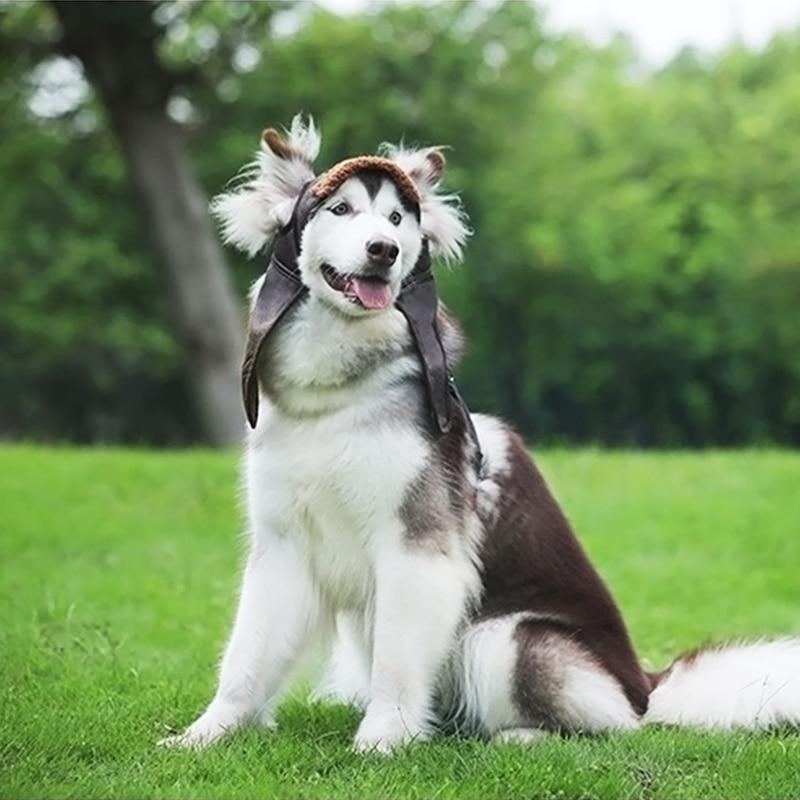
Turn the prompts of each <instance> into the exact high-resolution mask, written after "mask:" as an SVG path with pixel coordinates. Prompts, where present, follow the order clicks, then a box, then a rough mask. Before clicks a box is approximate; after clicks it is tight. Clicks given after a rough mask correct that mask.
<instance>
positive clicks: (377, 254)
mask: <svg viewBox="0 0 800 800" xmlns="http://www.w3.org/2000/svg"><path fill="white" fill-rule="evenodd" d="M399 252H400V248H399V247H398V246H397V245H396V244H395V243H394V242H393V241H392V240H391V239H384V238H383V237H380V236H379V237H376V238H375V239H370V240H369V241H368V242H367V258H368V259H369V263H370V264H371V265H372V266H374V267H383V268H384V269H388V268H389V267H391V266H392V264H394V262H395V259H396V258H397V254H398V253H399Z"/></svg>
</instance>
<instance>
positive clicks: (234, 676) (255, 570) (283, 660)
mask: <svg viewBox="0 0 800 800" xmlns="http://www.w3.org/2000/svg"><path fill="white" fill-rule="evenodd" d="M318 611H319V607H318V603H317V594H316V591H315V587H314V584H313V582H312V580H311V578H310V576H309V574H308V569H307V566H306V564H305V562H304V560H303V559H302V558H301V557H300V554H299V553H298V552H297V551H296V548H295V546H294V544H293V543H292V542H291V541H290V540H289V539H287V538H282V537H277V536H270V537H269V538H268V540H267V541H264V537H262V538H261V539H260V541H259V542H258V543H256V544H254V545H253V549H252V551H251V553H250V555H249V557H248V559H247V564H246V566H245V570H244V577H243V580H242V589H241V595H240V598H239V607H238V610H237V612H236V620H235V622H234V625H233V632H232V633H231V638H230V641H229V642H228V646H227V648H226V650H225V655H224V657H223V659H222V665H221V668H220V677H219V685H218V688H217V692H216V695H215V696H214V699H213V700H212V701H211V703H210V704H209V706H208V708H207V709H206V710H205V712H204V713H203V714H202V715H201V716H200V717H199V718H198V719H197V720H196V721H195V722H194V723H192V724H191V725H190V726H189V727H188V728H187V729H186V731H185V732H184V733H182V734H180V735H178V736H171V737H169V738H168V739H165V740H162V742H161V743H162V744H166V745H169V746H183V747H203V746H206V745H209V744H211V743H212V742H215V741H216V740H217V739H220V738H221V737H222V736H224V735H225V734H227V733H229V732H231V731H233V730H235V729H236V728H239V727H241V726H242V725H244V724H246V723H248V722H261V723H262V724H269V723H270V719H269V717H268V713H269V708H268V705H267V704H268V702H269V701H270V700H271V699H272V698H273V697H274V696H275V695H276V693H277V692H278V690H279V689H280V688H281V685H282V683H283V681H284V679H285V678H286V675H287V673H288V672H289V670H290V669H291V667H292V666H293V664H294V663H295V661H296V658H297V655H298V651H299V650H300V648H301V646H302V644H303V642H304V641H305V640H306V638H307V636H308V635H309V633H310V632H311V630H312V629H313V628H314V627H316V623H317V622H318V621H319V614H318Z"/></svg>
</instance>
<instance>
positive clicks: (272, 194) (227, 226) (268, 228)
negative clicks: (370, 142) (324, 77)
mask: <svg viewBox="0 0 800 800" xmlns="http://www.w3.org/2000/svg"><path fill="white" fill-rule="evenodd" d="M319 146H320V135H319V132H318V131H317V129H316V128H315V127H314V122H313V120H312V119H310V118H309V119H308V120H307V121H304V120H303V118H302V117H301V116H300V115H299V114H298V115H297V116H296V117H295V118H294V119H293V120H292V125H291V128H290V129H289V131H288V132H287V134H286V136H285V137H284V136H282V135H281V134H280V133H278V131H276V130H275V129H274V128H267V130H265V131H264V134H263V136H262V138H261V148H260V149H259V151H258V153H257V154H256V157H255V159H254V160H253V161H252V162H251V163H250V164H248V165H247V166H245V168H244V169H243V170H242V171H241V173H240V175H239V178H238V179H234V184H238V185H235V186H234V188H233V189H232V190H231V191H228V192H225V193H223V194H221V195H218V196H217V197H215V198H214V200H213V201H212V203H211V212H212V213H213V214H214V216H215V217H216V218H217V219H218V220H219V222H220V224H221V226H222V235H223V238H224V240H225V242H226V244H232V245H234V246H235V247H237V248H239V249H240V250H243V251H244V252H245V253H247V254H248V255H249V256H251V257H252V256H254V255H256V253H258V252H259V250H261V249H262V248H263V247H264V246H265V245H266V244H267V243H268V242H269V241H270V240H271V239H272V237H273V236H274V235H275V234H276V233H277V232H278V231H279V230H280V229H281V228H282V227H283V226H284V225H285V224H286V223H287V222H288V221H289V219H290V217H291V215H292V209H293V208H294V204H295V201H296V200H297V198H298V197H299V195H300V192H301V191H302V189H303V187H304V186H305V185H306V183H308V182H309V181H310V180H312V179H313V177H314V170H313V167H312V165H313V163H314V159H316V157H317V155H318V154H319Z"/></svg>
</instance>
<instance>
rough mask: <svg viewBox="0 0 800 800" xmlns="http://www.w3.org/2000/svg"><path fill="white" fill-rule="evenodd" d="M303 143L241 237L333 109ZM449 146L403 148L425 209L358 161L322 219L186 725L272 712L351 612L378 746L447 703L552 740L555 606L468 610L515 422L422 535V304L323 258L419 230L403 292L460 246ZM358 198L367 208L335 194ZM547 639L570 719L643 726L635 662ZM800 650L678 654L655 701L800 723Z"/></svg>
mask: <svg viewBox="0 0 800 800" xmlns="http://www.w3.org/2000/svg"><path fill="white" fill-rule="evenodd" d="M288 145H289V148H290V150H291V153H292V154H293V155H292V156H291V157H290V158H288V159H287V158H281V157H279V156H277V155H276V154H275V153H273V152H272V150H271V149H270V148H269V147H268V146H267V145H263V146H262V150H261V152H260V153H259V155H258V157H257V159H256V162H255V164H254V166H252V167H251V168H250V169H249V170H248V171H247V172H246V173H245V177H244V179H243V181H244V182H243V184H242V185H241V186H239V187H238V188H237V189H235V190H234V191H232V192H230V193H228V194H225V195H223V196H221V197H220V198H219V199H218V200H217V201H215V203H214V211H215V213H216V214H217V216H218V217H219V218H220V219H221V222H222V227H223V232H224V236H225V239H226V241H228V242H230V243H232V244H234V245H236V246H237V247H239V248H241V249H242V250H244V251H245V252H247V253H249V254H250V255H253V254H255V253H256V252H258V251H259V250H261V249H262V248H263V247H264V246H265V245H266V244H267V243H268V242H269V240H270V239H271V238H272V237H273V236H274V235H275V233H276V231H277V230H278V229H279V228H280V227H281V226H282V225H284V224H285V223H286V222H287V220H288V219H289V217H290V215H291V212H292V207H293V204H294V202H295V200H296V198H297V196H298V195H299V193H300V191H301V189H302V188H303V186H304V185H305V184H306V182H307V181H308V180H310V179H311V178H312V177H313V171H312V166H311V165H312V163H313V160H314V158H315V157H316V155H317V153H318V151H319V145H320V139H319V134H318V132H317V131H316V129H315V128H314V126H313V124H311V123H308V124H305V123H303V122H302V121H301V120H300V119H299V118H297V119H295V121H294V122H293V124H292V127H291V130H290V131H289V135H288ZM432 152H435V151H433V150H431V149H428V150H417V151H414V150H405V149H398V148H387V149H386V153H387V154H388V156H389V157H391V158H393V159H395V160H396V161H397V163H398V164H399V165H400V166H401V167H402V168H403V169H404V170H405V171H406V172H407V173H408V174H409V175H410V176H411V177H412V178H413V179H414V180H415V182H416V184H417V187H418V189H419V192H420V195H421V198H422V203H421V219H420V221H419V223H418V222H417V221H416V219H415V218H414V217H413V216H412V215H409V214H405V215H404V216H403V219H402V221H401V223H400V224H399V225H393V224H392V223H391V222H390V221H389V215H390V214H391V213H392V211H394V210H397V209H398V208H400V207H401V201H400V197H399V195H398V192H397V189H396V187H395V186H394V184H393V183H392V182H391V181H390V180H386V181H384V182H383V184H382V185H381V187H380V190H379V191H378V192H377V194H375V196H370V193H369V192H368V191H367V189H366V188H365V185H364V184H363V183H362V182H360V181H359V180H358V179H357V178H351V179H349V180H348V181H346V182H345V183H344V184H343V185H342V186H341V187H340V188H339V189H338V190H337V191H336V193H335V194H334V195H333V196H332V197H330V198H328V199H327V200H326V201H325V204H324V207H323V209H322V210H320V212H319V213H317V214H316V215H315V216H314V217H313V218H312V219H311V221H310V222H309V223H308V225H307V227H306V229H305V231H304V233H303V239H302V248H301V254H300V260H299V266H300V270H301V274H302V279H303V281H304V283H305V284H306V286H307V287H308V289H309V298H308V300H307V301H306V302H305V303H304V304H303V305H302V306H301V307H300V308H299V309H298V310H297V311H296V313H294V314H293V315H292V317H291V319H290V320H289V321H288V322H287V323H285V324H282V325H281V326H279V327H278V329H276V331H275V332H274V333H273V334H272V337H273V338H272V342H271V345H270V353H269V364H268V368H269V375H268V381H269V386H270V391H269V392H262V396H261V409H262V410H261V415H260V418H259V421H258V425H257V427H256V429H255V430H254V431H253V432H252V433H251V434H250V435H249V439H248V444H247V455H246V460H245V469H244V472H245V485H246V488H247V517H248V520H249V533H250V552H249V555H248V558H247V563H246V567H245V570H244V576H243V581H242V589H241V595H240V599H239V607H238V611H237V613H236V620H235V623H234V626H233V631H232V633H231V637H230V641H229V642H228V646H227V648H226V651H225V655H224V658H223V660H222V664H221V669H220V678H219V687H218V689H217V692H216V695H215V697H214V699H213V700H212V702H211V704H210V705H209V706H208V708H207V709H206V711H205V712H204V713H203V714H202V715H201V716H200V717H199V719H197V720H196V721H195V722H194V723H193V724H192V725H190V726H189V728H188V729H187V730H186V731H185V732H184V733H183V734H181V735H180V736H177V737H172V738H171V739H170V740H168V743H170V744H179V745H185V746H192V747H196V746H203V745H207V744H209V743H211V742H213V741H215V740H217V739H219V738H220V737H222V736H223V735H225V734H227V733H229V732H230V731H232V730H234V729H236V728H238V727H240V726H241V725H244V724H246V723H260V724H265V725H268V724H271V720H272V710H273V708H274V703H275V700H276V698H277V697H278V696H279V693H280V692H281V690H282V688H283V687H284V684H285V681H286V679H287V676H288V675H289V673H290V670H291V667H292V666H293V665H294V663H295V662H296V660H297V658H298V656H299V655H300V653H301V652H302V651H303V650H304V649H306V648H307V647H308V646H309V644H310V643H311V642H312V641H313V640H314V639H316V638H319V637H321V638H323V639H325V638H326V637H330V634H331V633H332V632H333V630H334V629H335V628H336V627H338V629H339V635H340V638H339V644H338V645H337V648H336V650H335V656H334V659H333V661H332V664H331V668H330V670H329V672H328V675H327V679H326V681H325V682H324V683H323V686H322V687H321V690H320V691H321V693H322V694H323V695H332V696H335V697H338V698H340V699H344V700H346V701H347V702H354V703H357V704H359V705H361V706H362V707H363V708H364V709H365V714H364V717H363V719H362V721H361V724H360V726H359V728H358V732H357V734H356V737H355V747H356V748H357V749H358V750H373V749H375V750H379V751H388V750H391V749H393V748H395V747H397V746H398V745H401V744H403V743H406V742H409V741H411V740H414V739H417V738H424V737H426V736H427V735H429V733H430V732H431V730H432V729H433V724H434V722H435V721H436V720H435V714H436V712H435V708H436V706H437V703H439V704H440V705H441V703H442V702H443V701H446V703H445V704H446V705H449V706H450V707H451V708H455V709H457V711H458V713H459V714H460V717H461V718H462V719H463V720H465V721H466V724H467V726H468V727H470V728H471V729H474V730H477V731H480V732H483V733H484V734H486V735H490V736H496V737H497V738H498V739H501V740H514V741H533V740H536V739H537V738H538V737H539V736H540V735H541V734H542V731H541V730H539V728H537V727H535V726H533V725H532V724H531V721H530V719H529V718H526V717H525V715H523V714H522V713H521V712H520V710H519V707H518V703H517V702H516V700H515V692H517V691H518V687H517V686H516V684H515V683H514V677H513V676H514V672H515V669H516V667H515V665H516V663H517V660H518V658H519V644H518V641H517V639H516V637H517V633H518V631H519V626H520V625H521V624H523V623H526V622H527V623H530V622H531V621H534V622H535V621H536V618H537V615H536V611H535V610H531V611H530V612H518V613H515V614H508V615H505V616H499V617H496V618H493V619H488V620H480V621H476V622H472V621H471V619H470V610H471V609H472V608H474V607H475V604H476V603H478V602H479V601H480V598H481V593H482V585H481V574H480V567H481V564H480V560H481V556H480V549H481V545H482V542H483V537H484V536H485V535H486V532H487V530H489V528H490V527H491V525H492V524H493V521H494V519H495V517H496V516H497V513H498V508H499V506H500V500H501V497H502V491H503V488H502V487H503V485H504V481H506V480H508V477H509V473H510V470H511V457H510V452H511V451H510V447H511V445H510V442H511V439H510V434H509V432H508V429H507V428H506V426H505V425H504V424H503V423H501V422H500V421H498V420H496V419H494V418H491V417H486V416H482V415H478V414H476V415H473V421H474V424H475V427H476V430H477V434H478V438H479V441H480V444H481V448H482V450H483V452H484V456H485V471H484V474H483V475H482V477H481V479H480V481H478V479H477V478H476V477H475V476H474V475H472V474H470V476H469V477H468V480H469V481H471V483H470V486H471V487H472V489H471V491H473V492H474V496H475V502H474V507H473V508H471V509H470V510H468V511H467V513H466V516H465V518H464V520H463V523H461V524H460V525H459V527H458V529H455V528H448V527H447V524H446V523H442V524H443V525H445V527H444V529H442V530H436V531H431V534H432V535H431V537H429V538H424V539H423V540H421V541H411V540H410V539H409V535H408V531H407V530H406V525H405V524H404V521H403V517H402V512H401V509H402V506H403V503H404V499H405V498H406V497H407V496H408V491H409V487H411V486H412V485H413V484H414V482H415V481H417V480H418V479H419V478H420V476H421V475H422V474H423V472H424V470H425V469H426V468H430V465H431V463H432V462H431V457H432V452H433V451H432V444H431V441H430V439H429V437H427V436H426V435H425V433H424V431H423V430H422V429H421V428H420V425H419V421H418V419H417V417H416V416H415V415H414V414H413V413H408V414H404V413H403V411H404V409H405V407H406V405H407V403H408V402H409V401H408V396H407V391H408V390H407V388H404V381H405V380H407V379H409V378H414V377H415V376H418V375H419V373H420V364H419V361H418V359H417V357H416V355H415V353H414V350H413V347H412V341H411V338H410V334H409V331H408V327H407V324H406V321H405V319H404V317H403V316H402V315H401V313H400V312H399V311H398V310H397V309H395V308H394V307H393V306H390V307H389V308H388V309H386V310H384V311H380V312H378V313H375V312H368V311H366V310H365V309H360V308H358V307H357V306H354V304H353V303H351V302H349V301H348V300H347V299H346V298H345V297H343V296H342V294H341V293H340V292H337V291H336V290H334V289H333V288H332V287H331V286H330V285H329V284H328V283H327V282H326V281H325V280H324V279H323V278H322V275H321V269H322V266H323V264H329V265H331V266H333V267H334V268H335V269H336V270H337V271H339V272H342V273H348V274H358V273H359V271H360V270H361V269H362V268H363V262H364V245H365V242H366V241H368V240H369V239H370V237H373V236H375V235H380V236H382V237H387V238H390V239H391V240H392V241H393V242H395V243H396V245H397V246H398V248H399V255H398V258H397V261H396V264H395V266H394V267H393V268H392V272H391V276H390V285H391V291H392V293H393V298H394V297H396V296H397V293H398V292H399V290H400V284H401V282H402V280H403V278H405V277H406V276H407V275H408V274H409V273H410V272H411V270H412V269H413V267H414V264H415V263H416V260H417V257H418V255H419V252H420V247H421V245H422V241H423V237H428V238H429V240H430V242H431V246H432V248H433V250H434V251H435V252H436V253H438V254H439V255H440V256H442V257H447V258H452V259H456V258H458V257H459V256H460V253H461V248H462V246H463V243H464V241H465V238H466V236H467V233H468V231H467V227H466V224H465V220H464V218H463V216H462V214H461V212H460V209H459V207H458V204H457V202H456V201H455V198H453V197H452V196H448V195H441V194H439V191H438V189H439V179H440V177H441V175H440V174H439V173H440V170H437V169H436V165H437V163H439V162H438V159H437V158H431V153H432ZM342 200H344V201H346V202H347V203H348V204H349V207H350V208H351V209H352V213H351V214H348V215H346V216H344V217H342V216H337V215H335V214H333V213H328V212H329V211H330V210H331V209H332V208H333V207H334V206H335V205H336V203H338V202H340V201H342ZM260 285H261V284H260V281H259V282H257V283H256V285H255V287H254V290H253V292H252V293H251V302H254V299H255V297H256V296H257V294H258V290H259V288H260ZM374 353H378V354H379V356H380V357H379V358H378V359H377V360H375V361H374V363H373V362H371V366H370V369H369V370H368V371H367V372H366V373H364V374H361V373H360V372H359V368H360V364H361V362H362V361H363V360H364V359H365V358H368V357H370V355H371V354H374ZM354 375H356V376H357V377H355V378H354V377H353V376H354ZM445 485H446V480H445ZM442 519H444V520H447V517H446V516H444V517H442ZM538 641H539V643H538V645H537V647H538V649H537V651H536V658H537V659H538V660H537V665H538V668H539V669H540V670H544V672H542V673H541V674H543V675H546V676H550V678H551V679H552V680H553V681H554V683H553V689H552V695H553V696H552V698H551V705H552V709H553V711H552V712H551V713H552V714H556V715H557V717H558V720H559V724H560V725H561V726H562V727H566V728H570V729H574V730H586V731H603V730H631V729H634V728H636V727H637V726H638V725H639V721H640V720H639V718H638V716H637V714H636V713H635V712H634V710H633V708H632V706H631V704H630V702H629V701H628V699H627V698H626V695H625V694H624V693H623V691H622V688H621V686H620V684H619V683H618V681H617V680H616V679H615V678H614V677H613V676H612V675H610V674H609V673H608V672H606V671H605V670H604V669H601V667H600V666H599V664H598V662H597V661H596V659H595V658H594V657H593V656H592V655H591V654H590V653H588V652H587V651H585V650H584V649H583V648H582V647H581V646H580V645H579V644H577V643H575V642H572V641H571V640H570V639H569V638H565V637H563V636H560V635H558V634H557V633H555V634H552V635H550V634H548V635H545V636H544V637H543V638H542V639H541V640H538ZM798 665H800V644H799V643H798V642H797V641H796V640H790V641H786V642H781V643H774V644H765V645H757V646H756V647H755V649H753V648H751V649H750V650H744V651H741V650H736V649H734V650H725V651H720V652H711V653H708V654H705V655H702V656H701V657H700V658H698V659H697V660H695V661H694V662H693V663H690V664H686V665H682V664H680V663H679V664H677V665H676V666H675V667H674V668H673V671H672V673H671V674H670V675H669V676H668V677H667V678H666V680H665V681H664V682H663V683H662V684H661V686H660V687H659V688H658V689H656V691H655V693H654V695H653V703H652V706H651V709H650V712H649V713H648V715H647V717H646V718H645V719H646V720H647V721H657V722H676V723H689V724H702V725H718V726H731V725H753V724H758V725H761V724H767V723H770V722H777V721H793V722H797V721H799V720H800V688H799V687H800V683H799V682H798V681H799V680H800V679H799V678H798ZM723 683H724V684H725V688H726V689H728V690H731V689H732V690H733V691H734V696H736V693H737V692H738V697H739V698H740V699H739V701H737V703H738V704H735V705H734V706H730V705H726V703H729V702H730V696H731V695H730V692H729V693H728V694H727V695H726V696H727V697H728V698H729V699H728V700H727V701H726V700H723V699H722V697H723V693H722V690H721V686H722V684H723ZM784 698H790V699H789V701H788V702H784ZM435 700H436V702H434V701H435Z"/></svg>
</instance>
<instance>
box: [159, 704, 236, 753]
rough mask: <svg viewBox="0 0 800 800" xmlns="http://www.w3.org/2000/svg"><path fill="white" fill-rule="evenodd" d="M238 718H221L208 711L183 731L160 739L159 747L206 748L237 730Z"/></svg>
mask: <svg viewBox="0 0 800 800" xmlns="http://www.w3.org/2000/svg"><path fill="white" fill-rule="evenodd" d="M238 727H239V723H238V722H237V721H236V720H231V719H225V718H221V717H220V716H218V715H216V714H213V713H209V712H208V711H207V712H206V713H205V714H203V715H202V716H201V717H199V718H198V719H197V720H195V721H194V722H193V723H192V724H191V725H190V726H189V727H188V728H187V729H186V730H185V731H184V732H183V733H177V734H175V735H173V736H166V737H165V738H163V739H160V740H159V741H158V743H157V744H158V746H159V747H168V748H174V749H180V750H204V749H205V748H206V747H209V746H210V745H212V744H214V742H218V741H219V740H220V739H222V738H223V737H224V736H226V735H227V734H229V733H231V732H232V731H234V730H236V728H238Z"/></svg>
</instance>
